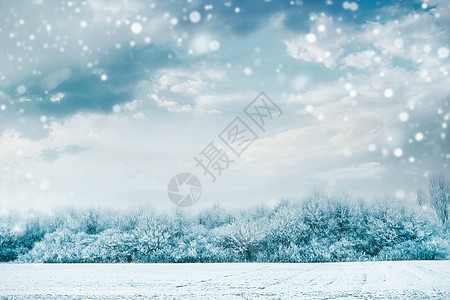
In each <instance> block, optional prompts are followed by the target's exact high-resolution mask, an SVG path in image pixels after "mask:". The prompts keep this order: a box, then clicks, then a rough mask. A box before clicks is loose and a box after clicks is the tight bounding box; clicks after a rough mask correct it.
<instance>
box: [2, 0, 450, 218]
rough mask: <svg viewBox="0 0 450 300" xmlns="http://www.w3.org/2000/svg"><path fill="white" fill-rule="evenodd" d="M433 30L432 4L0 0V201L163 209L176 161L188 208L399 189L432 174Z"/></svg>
mask: <svg viewBox="0 0 450 300" xmlns="http://www.w3.org/2000/svg"><path fill="white" fill-rule="evenodd" d="M448 28H450V2H449V1H447V0H429V1H423V2H422V1H406V0H405V1H400V0H399V1H337V0H332V1H325V0H323V1H322V0H318V1H315V0H314V1H313V0H303V1H299V0H297V1H275V0H272V1H270V0H250V1H195V0H188V1H186V0H184V1H146V0H92V1H49V0H33V1H27V2H25V1H6V0H3V1H0V211H2V212H5V211H9V210H12V209H41V210H50V209H53V208H56V207H66V206H103V207H114V208H116V207H119V208H123V207H128V206H141V205H149V206H153V207H157V208H171V207H174V204H173V203H172V202H171V201H170V199H169V198H168V193H167V188H168V183H169V181H170V180H171V179H172V178H173V177H174V176H175V175H177V174H180V173H185V172H187V173H190V174H193V175H194V176H196V177H197V178H198V179H199V181H200V182H201V185H202V192H201V198H200V199H199V200H198V202H197V203H195V205H194V207H196V208H200V207H204V206H208V205H211V204H212V203H218V204H221V205H225V206H232V207H238V206H245V205H254V204H261V203H274V201H275V202H276V201H278V200H279V199H281V198H289V199H295V198H298V197H301V196H302V195H304V194H305V193H308V192H310V191H311V190H313V189H316V188H321V189H327V190H336V189H338V190H341V189H342V190H345V191H347V192H349V193H351V194H352V195H355V196H364V197H375V196H384V195H391V196H394V197H396V198H398V199H406V200H410V201H414V198H415V193H416V190H417V188H425V187H426V186H427V177H428V176H429V175H430V174H431V172H442V173H444V174H447V175H448V174H449V162H450V142H449V137H448V134H449V129H448V123H449V118H450V105H449V103H450V77H449V75H448V73H449V71H450V58H449V49H450V34H449V32H448ZM261 92H264V94H260V93H261ZM261 97H262V98H261ZM254 100H255V101H254ZM246 109H247V110H246ZM255 109H256V110H255ZM246 111H247V112H249V113H248V114H247V113H246ZM255 112H259V115H257V114H255ZM252 113H253V114H252ZM252 117H253V119H252ZM236 118H238V119H237V120H236ZM261 121H262V122H264V126H258V125H261V124H258V122H261ZM233 122H234V123H233ZM236 122H237V123H236ZM236 124H237V125H239V126H240V127H239V126H237V125H236ZM242 126H244V127H242ZM233 128H234V129H235V130H236V131H234V132H235V133H237V132H241V135H237V134H236V135H234V138H237V142H238V144H239V146H240V147H241V148H245V149H240V150H242V151H240V150H239V151H235V152H233V150H232V149H233V147H234V146H233V145H231V146H230V143H227V141H228V142H230V141H231V140H230V138H233V135H232V132H233V131H232V129H233ZM236 128H237V129H236ZM239 128H240V129H239ZM242 128H244V129H242ZM242 132H244V133H242ZM245 134H247V137H245V136H244V135H245ZM248 134H250V136H248ZM233 143H235V144H234V145H235V146H236V140H233ZM234 150H236V149H234ZM214 151H215V152H214ZM213 154H215V155H213ZM213 156H214V158H215V160H214V162H213V160H212V158H213ZM196 159H197V160H196ZM208 159H211V160H208ZM198 161H202V162H203V166H204V167H202V164H199V163H198ZM207 162H209V163H211V164H210V165H207ZM214 166H216V167H214ZM207 171H208V172H207ZM213 177H214V178H213ZM188 193H189V191H188Z"/></svg>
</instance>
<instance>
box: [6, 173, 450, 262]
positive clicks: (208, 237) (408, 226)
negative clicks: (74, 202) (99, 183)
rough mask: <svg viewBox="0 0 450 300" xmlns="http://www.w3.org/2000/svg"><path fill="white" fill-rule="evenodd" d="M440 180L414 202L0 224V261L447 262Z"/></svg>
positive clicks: (312, 198) (329, 198)
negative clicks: (423, 260)
mask: <svg viewBox="0 0 450 300" xmlns="http://www.w3.org/2000/svg"><path fill="white" fill-rule="evenodd" d="M449 187H450V184H449V180H448V179H447V178H446V177H445V176H443V175H433V176H431V177H430V186H429V189H428V190H427V191H422V190H419V191H418V197H417V199H418V201H417V203H415V204H411V203H408V202H406V201H401V200H398V199H395V198H392V197H384V198H378V199H374V200H365V199H361V198H356V199H355V198H354V197H352V196H350V195H349V194H347V193H344V192H340V193H327V192H325V191H315V192H313V193H311V194H309V195H308V196H306V197H304V198H303V199H299V200H295V201H294V200H281V201H279V203H278V204H277V205H274V206H272V207H269V206H255V207H252V208H247V209H234V210H233V209H227V208H224V207H221V206H220V205H213V206H211V207H209V208H207V209H205V210H203V211H201V212H199V213H195V214H191V213H189V212H188V211H185V210H182V209H176V210H174V211H172V212H157V211H154V210H151V209H143V210H142V209H141V210H128V211H115V210H109V209H95V208H91V209H64V210H60V211H57V212H54V213H52V214H41V213H27V214H14V213H10V214H7V215H2V216H0V261H2V262H12V261H14V262H44V263H102V262H114V263H126V262H339V261H362V260H411V259H446V258H449V257H450V256H449V253H450V252H449V241H450V238H449V223H448V215H449V214H448V209H449V205H448V204H449Z"/></svg>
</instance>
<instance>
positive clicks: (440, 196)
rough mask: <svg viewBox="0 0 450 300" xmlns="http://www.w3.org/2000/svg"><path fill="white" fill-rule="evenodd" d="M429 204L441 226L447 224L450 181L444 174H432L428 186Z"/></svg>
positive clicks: (449, 203) (449, 204) (449, 206)
mask: <svg viewBox="0 0 450 300" xmlns="http://www.w3.org/2000/svg"><path fill="white" fill-rule="evenodd" d="M429 195H430V204H431V206H432V207H433V208H434V210H435V211H436V214H437V216H438V218H439V219H440V220H441V222H442V224H447V223H448V218H449V208H450V180H449V179H448V178H447V177H446V176H445V175H444V174H432V175H431V176H430V186H429Z"/></svg>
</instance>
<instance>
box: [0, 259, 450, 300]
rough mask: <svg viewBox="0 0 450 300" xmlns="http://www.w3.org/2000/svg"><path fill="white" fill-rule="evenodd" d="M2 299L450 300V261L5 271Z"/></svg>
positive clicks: (9, 267)
mask: <svg viewBox="0 0 450 300" xmlns="http://www.w3.org/2000/svg"><path fill="white" fill-rule="evenodd" d="M0 296H2V298H7V299H11V298H13V299H14V298H26V299H29V298H39V299H42V298H53V299H61V298H63V299H105V298H108V299H130V298H134V299H136V298H138V299H148V298H155V299H161V298H163V299H198V298H202V299H317V298H319V299H320V298H322V299H355V298H359V299H374V298H377V299H379V298H381V299H420V298H426V299H429V298H434V299H450V261H402V262H356V263H319V264H267V263H248V264H242V263H239V264H54V265H51V264H46V265H42V264H0Z"/></svg>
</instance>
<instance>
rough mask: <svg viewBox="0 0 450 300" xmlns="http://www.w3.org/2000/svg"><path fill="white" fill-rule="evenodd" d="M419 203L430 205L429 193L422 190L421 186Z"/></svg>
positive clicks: (418, 195) (418, 197)
mask: <svg viewBox="0 0 450 300" xmlns="http://www.w3.org/2000/svg"><path fill="white" fill-rule="evenodd" d="M417 203H418V204H419V205H420V206H425V205H428V204H429V199H428V195H427V193H426V192H425V191H424V190H422V189H421V188H419V189H418V190H417Z"/></svg>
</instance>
